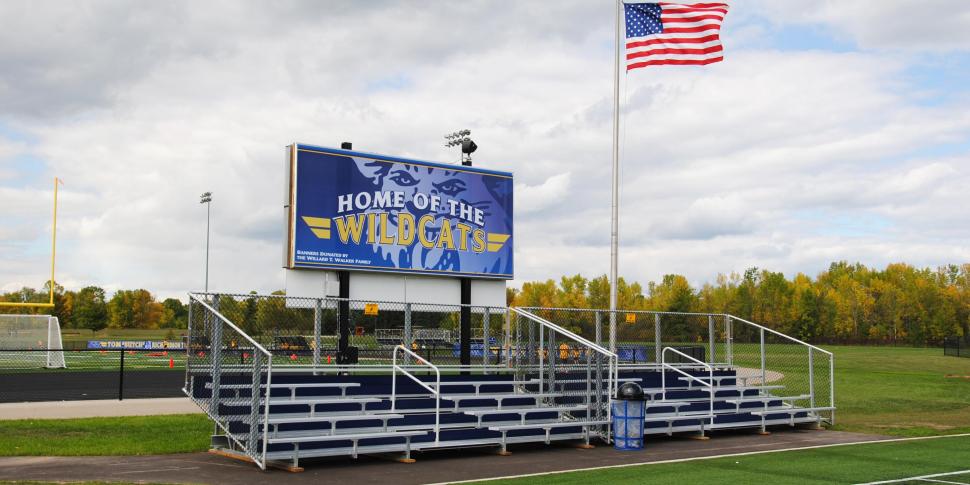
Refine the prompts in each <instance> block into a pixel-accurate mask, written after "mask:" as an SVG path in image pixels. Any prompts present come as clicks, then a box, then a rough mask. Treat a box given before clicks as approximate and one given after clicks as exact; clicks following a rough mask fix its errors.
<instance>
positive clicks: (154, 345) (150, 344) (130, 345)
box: [88, 340, 185, 350]
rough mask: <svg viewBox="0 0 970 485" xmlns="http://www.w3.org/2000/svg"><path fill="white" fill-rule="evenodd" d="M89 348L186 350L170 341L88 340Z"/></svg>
mask: <svg viewBox="0 0 970 485" xmlns="http://www.w3.org/2000/svg"><path fill="white" fill-rule="evenodd" d="M88 348H89V349H102V350H120V349H125V350H185V344H183V343H182V342H172V341H169V340H88Z"/></svg>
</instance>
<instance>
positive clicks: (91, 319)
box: [0, 282, 188, 332]
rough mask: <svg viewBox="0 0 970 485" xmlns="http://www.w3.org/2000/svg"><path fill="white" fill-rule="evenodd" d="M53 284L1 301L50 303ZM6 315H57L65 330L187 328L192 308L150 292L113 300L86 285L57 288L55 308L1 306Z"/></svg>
mask: <svg viewBox="0 0 970 485" xmlns="http://www.w3.org/2000/svg"><path fill="white" fill-rule="evenodd" d="M49 288H50V283H49V282H48V283H47V284H45V285H44V287H43V288H42V289H40V290H35V289H33V288H28V287H24V288H21V289H20V290H17V291H12V292H8V293H2V294H0V301H5V302H14V303H18V302H23V303H27V302H31V303H46V302H48V301H49V299H48V295H49ZM0 312H2V313H8V314H10V313H14V314H44V315H53V316H56V317H57V319H58V321H59V322H60V324H61V328H78V329H87V330H91V331H92V332H97V331H99V330H103V329H105V328H142V329H155V328H172V329H176V328H187V327H188V307H187V306H186V305H185V304H183V303H182V302H181V301H179V300H178V299H177V298H166V299H165V300H163V301H157V300H156V299H155V296H154V295H152V294H151V292H149V291H148V290H144V289H137V290H118V291H116V292H114V294H113V295H112V296H111V298H108V297H107V293H106V292H105V291H104V289H103V288H100V287H98V286H86V287H84V288H81V289H80V290H78V291H71V290H68V291H65V290H64V287H62V286H61V285H58V284H55V285H54V308H53V309H52V308H21V307H0Z"/></svg>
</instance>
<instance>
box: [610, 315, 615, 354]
mask: <svg viewBox="0 0 970 485" xmlns="http://www.w3.org/2000/svg"><path fill="white" fill-rule="evenodd" d="M610 352H613V353H614V354H615V353H616V310H610Z"/></svg>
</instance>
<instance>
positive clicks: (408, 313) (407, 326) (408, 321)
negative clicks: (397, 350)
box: [402, 303, 420, 365]
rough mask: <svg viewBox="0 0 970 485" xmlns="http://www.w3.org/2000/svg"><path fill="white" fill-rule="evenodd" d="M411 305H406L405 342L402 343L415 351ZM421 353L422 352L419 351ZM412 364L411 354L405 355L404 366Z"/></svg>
mask: <svg viewBox="0 0 970 485" xmlns="http://www.w3.org/2000/svg"><path fill="white" fill-rule="evenodd" d="M411 332H412V330H411V304H410V303H405V304H404V342H402V343H403V344H404V345H405V346H407V348H409V349H413V348H414V347H413V344H414V337H413V336H412V335H411ZM418 352H420V350H419V351H418ZM410 364H411V354H409V353H407V352H405V353H404V365H410Z"/></svg>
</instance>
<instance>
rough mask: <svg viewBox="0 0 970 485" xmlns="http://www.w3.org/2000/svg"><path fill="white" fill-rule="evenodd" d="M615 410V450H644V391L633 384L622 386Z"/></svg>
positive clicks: (614, 403)
mask: <svg viewBox="0 0 970 485" xmlns="http://www.w3.org/2000/svg"><path fill="white" fill-rule="evenodd" d="M610 405H611V406H612V408H613V448H615V449H617V450H624V451H628V450H642V449H643V418H644V413H645V406H644V403H643V389H642V388H640V386H639V385H637V384H635V383H633V382H627V383H625V384H623V385H622V386H620V389H619V390H618V392H617V396H616V399H615V400H613V402H612V403H610Z"/></svg>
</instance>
